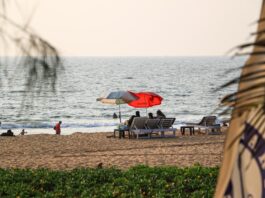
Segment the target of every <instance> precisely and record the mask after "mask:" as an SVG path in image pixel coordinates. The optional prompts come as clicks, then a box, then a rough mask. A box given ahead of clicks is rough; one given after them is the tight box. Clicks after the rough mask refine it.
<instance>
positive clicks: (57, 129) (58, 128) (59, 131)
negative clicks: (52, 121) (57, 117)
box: [54, 121, 62, 135]
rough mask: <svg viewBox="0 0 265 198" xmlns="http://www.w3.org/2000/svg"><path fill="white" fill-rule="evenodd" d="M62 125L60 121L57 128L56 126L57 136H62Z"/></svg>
mask: <svg viewBox="0 0 265 198" xmlns="http://www.w3.org/2000/svg"><path fill="white" fill-rule="evenodd" d="M61 124H62V121H59V122H58V123H57V124H56V125H55V126H54V130H55V132H56V135H61Z"/></svg>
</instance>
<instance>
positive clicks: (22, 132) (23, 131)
mask: <svg viewBox="0 0 265 198" xmlns="http://www.w3.org/2000/svg"><path fill="white" fill-rule="evenodd" d="M26 133H27V132H26V131H25V129H22V131H21V132H20V134H19V135H25V134H26Z"/></svg>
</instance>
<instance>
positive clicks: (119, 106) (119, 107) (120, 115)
mask: <svg viewBox="0 0 265 198" xmlns="http://www.w3.org/2000/svg"><path fill="white" fill-rule="evenodd" d="M119 118H120V123H121V105H120V104H119Z"/></svg>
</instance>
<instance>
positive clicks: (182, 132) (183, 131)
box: [180, 126, 195, 135]
mask: <svg viewBox="0 0 265 198" xmlns="http://www.w3.org/2000/svg"><path fill="white" fill-rule="evenodd" d="M186 129H189V130H190V135H194V134H195V132H194V126H182V127H180V132H181V135H185V130H186Z"/></svg>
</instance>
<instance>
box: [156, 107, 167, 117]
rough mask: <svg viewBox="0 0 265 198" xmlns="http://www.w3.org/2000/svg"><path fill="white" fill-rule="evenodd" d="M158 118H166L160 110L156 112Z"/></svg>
mask: <svg viewBox="0 0 265 198" xmlns="http://www.w3.org/2000/svg"><path fill="white" fill-rule="evenodd" d="M156 118H166V116H165V114H164V113H163V112H162V111H161V110H160V109H158V110H157V112H156Z"/></svg>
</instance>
